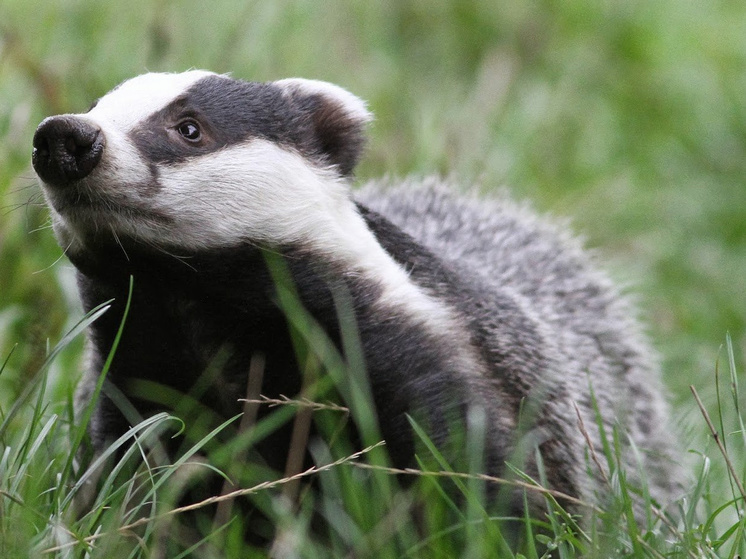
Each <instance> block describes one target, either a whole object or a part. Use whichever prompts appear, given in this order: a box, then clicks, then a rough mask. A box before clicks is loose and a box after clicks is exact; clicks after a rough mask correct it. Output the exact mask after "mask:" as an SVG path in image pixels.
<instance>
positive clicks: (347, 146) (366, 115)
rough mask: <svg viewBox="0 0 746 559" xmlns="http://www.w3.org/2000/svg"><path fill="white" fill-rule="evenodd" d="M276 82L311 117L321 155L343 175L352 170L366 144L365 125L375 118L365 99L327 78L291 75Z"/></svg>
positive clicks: (301, 112) (310, 122)
mask: <svg viewBox="0 0 746 559" xmlns="http://www.w3.org/2000/svg"><path fill="white" fill-rule="evenodd" d="M274 83H275V85H277V86H279V87H280V88H281V89H282V90H283V91H284V92H285V94H286V95H287V96H288V97H289V98H290V99H291V101H292V103H293V105H294V106H295V107H296V108H298V109H299V111H300V114H301V115H302V118H304V119H305V118H308V119H309V120H308V123H307V124H309V125H310V127H311V130H312V134H313V136H314V141H315V143H316V144H317V145H316V150H317V151H318V153H319V155H321V156H322V157H323V158H324V159H325V160H326V161H328V162H329V163H332V164H333V165H336V167H337V169H339V172H340V173H341V174H342V175H343V176H348V175H350V174H352V170H353V169H354V168H355V165H357V162H358V160H359V159H360V156H361V154H362V151H363V147H364V146H365V125H366V123H368V122H370V121H371V120H373V115H372V114H371V113H370V112H369V111H368V109H367V108H366V107H365V102H364V101H363V100H362V99H359V98H358V97H355V96H354V95H353V94H352V93H350V92H349V91H347V90H345V89H342V88H341V87H339V86H337V85H334V84H331V83H327V82H322V81H317V80H305V79H302V78H289V79H286V80H280V81H277V82H274Z"/></svg>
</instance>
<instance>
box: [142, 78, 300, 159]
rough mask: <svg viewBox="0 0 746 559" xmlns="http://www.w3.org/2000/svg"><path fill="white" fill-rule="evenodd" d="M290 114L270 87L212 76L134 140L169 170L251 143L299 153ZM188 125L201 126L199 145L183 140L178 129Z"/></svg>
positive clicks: (147, 123)
mask: <svg viewBox="0 0 746 559" xmlns="http://www.w3.org/2000/svg"><path fill="white" fill-rule="evenodd" d="M289 113H292V110H291V108H290V107H289V103H288V100H287V99H286V98H285V97H284V96H283V94H282V91H281V90H280V89H279V88H278V87H276V86H273V85H272V84H262V83H253V82H241V81H237V80H233V79H230V78H225V77H222V76H210V77H207V78H204V79H202V80H200V81H198V82H196V83H195V84H194V85H193V86H192V87H191V88H189V89H188V90H187V91H186V92H185V93H184V94H183V95H181V96H180V97H178V98H177V99H175V100H174V101H172V102H171V103H170V104H169V105H168V106H166V107H164V108H163V109H161V110H160V111H158V112H156V113H154V114H153V115H151V116H150V117H149V118H148V119H146V120H145V121H144V122H142V123H140V124H139V125H138V126H137V128H136V129H134V130H133V131H132V132H131V137H132V141H133V142H134V144H135V145H136V146H137V148H138V149H139V150H140V152H141V153H142V154H143V156H144V158H145V159H146V160H149V161H153V162H155V163H165V164H175V163H181V162H183V161H185V160H187V159H188V158H190V157H197V156H200V155H205V154H208V153H210V152H213V151H216V150H218V149H221V148H223V147H226V146H230V145H235V144H239V143H242V142H246V141H247V140H250V139H251V138H263V139H267V140H270V141H274V142H277V143H280V144H284V145H287V146H292V147H296V148H298V149H300V147H301V146H299V145H297V144H298V139H299V138H297V135H298V134H297V133H298V131H297V130H293V127H292V126H291V124H292V118H293V115H292V114H289ZM185 121H193V122H194V123H195V124H196V125H197V126H199V128H200V130H201V132H202V139H201V141H200V142H189V141H183V140H184V139H183V137H180V134H179V133H178V129H179V127H180V125H182V124H183V123H184V122H185ZM290 130H293V132H292V133H291V132H290Z"/></svg>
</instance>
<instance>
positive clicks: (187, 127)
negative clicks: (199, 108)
mask: <svg viewBox="0 0 746 559" xmlns="http://www.w3.org/2000/svg"><path fill="white" fill-rule="evenodd" d="M176 131H177V132H178V133H179V134H181V137H182V138H184V139H185V140H187V141H188V142H199V141H200V139H201V138H202V132H201V131H200V129H199V126H198V125H197V123H196V122H194V121H193V120H185V121H184V122H182V123H181V124H179V125H178V126H177V127H176Z"/></svg>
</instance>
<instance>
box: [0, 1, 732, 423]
mask: <svg viewBox="0 0 746 559" xmlns="http://www.w3.org/2000/svg"><path fill="white" fill-rule="evenodd" d="M190 67H200V68H208V69H211V70H214V71H218V72H231V73H232V74H233V75H234V76H236V77H240V78H245V79H254V80H271V79H277V78H281V77H288V76H296V75H298V76H304V77H312V78H316V79H323V80H328V81H332V82H335V83H339V84H341V85H342V86H344V87H346V88H348V89H349V90H351V91H352V92H354V93H355V94H357V95H359V96H360V97H362V98H364V99H367V100H368V101H369V104H370V107H371V109H372V110H373V112H374V113H375V114H376V121H375V123H374V124H373V126H372V127H371V142H370V145H369V149H368V153H367V157H366V159H365V161H364V163H363V164H362V165H361V167H360V169H359V172H358V177H359V180H361V181H362V180H364V179H366V178H370V177H376V176H379V175H381V174H387V173H388V174H393V175H398V176H400V175H407V174H412V173H414V174H420V175H423V174H431V173H438V174H442V175H452V176H454V177H456V178H457V179H458V180H460V181H463V182H465V183H470V182H477V183H478V184H479V185H481V188H482V189H483V190H490V189H494V188H498V187H502V186H507V187H509V188H510V189H511V190H512V191H513V192H514V193H515V195H516V196H519V197H528V198H531V199H533V200H534V201H535V204H536V206H537V207H539V208H540V209H541V210H543V211H544V210H545V211H551V212H553V213H556V214H560V215H567V216H570V217H572V219H573V222H574V224H575V226H576V228H577V229H578V230H579V231H581V232H582V233H583V234H584V235H586V236H587V238H588V239H589V244H590V245H591V246H598V247H603V248H602V249H601V252H602V254H603V256H604V258H607V259H609V258H610V259H611V260H612V262H613V265H612V268H613V272H614V275H615V276H616V277H617V278H618V279H619V280H620V281H622V282H623V283H625V284H630V285H632V286H633V287H634V291H635V292H637V293H638V294H639V297H640V299H641V302H642V305H641V306H642V308H643V310H644V315H645V318H646V320H648V321H649V322H650V323H651V326H652V327H651V330H652V332H653V336H654V339H655V341H656V343H657V345H658V346H659V347H660V348H661V349H662V351H663V353H664V357H665V366H666V371H667V376H668V379H669V381H670V383H671V384H672V386H674V388H675V390H676V391H677V394H678V395H679V396H680V397H681V398H688V394H687V393H686V390H685V387H686V385H688V384H690V383H694V384H697V385H698V386H703V385H707V384H709V381H710V379H711V372H712V370H713V368H714V363H715V360H716V358H717V355H718V347H719V345H720V343H721V342H722V340H723V338H724V335H725V332H726V331H730V332H731V333H732V335H733V339H734V340H735V344H736V346H737V348H743V347H744V345H745V344H744V341H745V338H746V303H745V302H744V296H743V295H744V287H745V286H746V280H745V279H744V278H746V193H745V192H744V183H745V182H746V4H744V3H743V2H736V1H729V0H709V1H703V0H691V1H689V2H680V1H674V0H658V1H657V2H647V1H643V0H605V1H601V2H599V1H591V0H572V1H570V0H559V1H556V0H555V1H546V0H543V1H542V0H526V1H524V2H507V3H505V2H493V1H487V0H484V1H479V0H448V1H446V0H383V1H380V2H349V1H347V0H326V1H324V2H317V1H315V0H295V1H290V0H276V1H273V2H244V3H236V2H229V1H228V0H213V1H211V2H204V1H201V0H199V1H198V0H185V1H181V2H177V1H168V0H130V1H129V2H113V1H112V2H93V1H90V0H64V1H63V0H59V1H47V2H28V1H27V0H1V1H0V352H1V353H0V359H4V358H5V356H7V354H8V353H9V351H10V350H11V348H12V347H13V346H14V345H16V350H15V353H14V354H13V356H12V357H11V359H10V361H9V363H8V366H7V367H6V369H5V370H4V372H3V374H2V375H0V410H3V409H7V405H8V402H10V401H12V400H13V398H14V394H16V393H17V391H18V389H19V387H20V386H21V385H22V384H23V381H24V380H25V379H28V378H30V375H31V373H32V372H33V371H35V370H36V369H37V368H38V365H39V363H40V362H41V361H42V360H43V358H44V356H45V354H46V351H47V339H51V340H57V339H58V338H59V336H60V332H62V331H63V329H64V328H66V327H67V326H69V324H70V320H71V319H70V318H69V316H70V315H71V311H72V314H73V315H76V314H77V312H78V311H77V310H76V309H77V307H76V304H75V293H74V282H73V275H72V273H71V269H70V264H69V263H67V262H66V261H65V260H64V258H61V250H60V249H59V248H58V247H57V245H56V244H55V242H54V239H53V237H52V233H51V230H50V229H49V228H48V227H47V225H48V214H47V212H46V210H45V209H44V207H43V204H42V201H43V200H42V197H41V195H40V192H39V189H38V186H37V183H36V180H35V176H34V174H33V171H32V170H31V168H30V165H29V154H30V145H31V138H32V135H33V131H34V129H35V127H36V125H37V124H38V122H39V121H40V120H41V119H42V118H43V117H44V116H47V115H49V114H54V113H60V112H69V111H72V112H78V111H82V110H85V109H86V108H87V107H88V106H89V105H90V103H91V102H92V100H94V99H95V98H97V97H99V96H101V95H103V94H104V93H105V92H106V91H108V90H109V89H111V88H112V87H113V86H114V85H116V84H117V83H119V82H120V81H122V80H124V79H126V78H128V77H131V76H133V75H137V74H140V73H143V72H145V71H148V70H150V71H181V70H185V69H188V68H190ZM79 353H80V344H79V345H77V346H75V347H74V349H73V351H70V355H68V356H66V357H65V359H63V360H61V361H59V362H58V363H59V368H60V371H59V373H60V378H62V379H64V382H61V383H60V386H61V387H62V388H61V390H66V389H67V387H68V386H69V384H70V382H72V380H74V379H73V375H72V371H74V370H76V369H77V365H76V363H77V360H78V355H79Z"/></svg>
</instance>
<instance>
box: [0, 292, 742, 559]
mask: <svg viewBox="0 0 746 559" xmlns="http://www.w3.org/2000/svg"><path fill="white" fill-rule="evenodd" d="M286 304H287V305H288V306H289V307H288V308H291V309H292V312H293V317H291V320H292V321H293V324H294V326H295V328H296V329H297V333H298V339H297V343H298V345H299V347H300V346H303V348H302V350H303V351H307V352H310V354H313V355H314V356H315V358H316V364H317V365H318V366H315V369H316V371H315V372H317V373H323V374H322V375H319V376H318V377H317V380H318V379H328V378H334V380H335V383H336V384H337V386H338V388H339V390H338V392H339V393H341V394H342V395H343V399H344V401H345V403H348V404H354V405H356V406H358V407H357V410H356V411H355V410H354V408H353V409H351V408H352V405H350V407H345V406H340V405H337V404H329V403H325V402H323V401H322V402H314V401H313V400H311V399H301V400H290V399H283V400H279V401H266V400H262V399H261V398H260V399H258V400H257V401H258V403H260V404H261V405H274V406H276V407H277V412H276V413H278V414H279V416H280V417H279V419H278V417H277V416H272V415H270V416H267V417H265V418H263V419H260V420H258V421H257V422H256V423H255V424H250V425H243V426H242V427H241V428H240V429H238V430H237V432H236V435H235V439H232V440H230V441H229V442H228V443H227V444H226V443H225V442H224V441H221V442H220V444H219V445H212V446H211V443H212V442H213V441H215V440H217V438H218V437H219V435H220V434H221V432H222V431H224V430H225V429H227V428H229V427H230V426H232V425H235V424H237V420H238V418H237V417H233V418H229V419H228V420H227V421H224V422H222V423H220V424H217V425H215V426H214V428H212V429H211V430H210V431H209V432H208V433H206V434H205V435H203V436H201V437H199V438H198V439H196V440H193V442H191V443H188V444H185V445H184V446H183V447H182V451H181V452H180V453H179V454H178V455H177V456H175V457H172V458H171V459H169V458H168V457H167V456H168V455H167V453H165V452H164V451H163V449H162V448H161V441H162V440H163V439H164V437H172V436H176V437H180V436H183V432H184V431H185V429H186V430H187V431H188V430H189V428H190V427H191V426H190V425H189V424H184V421H183V420H182V419H179V418H177V417H176V416H174V415H169V414H166V413H160V414H157V415H155V416H153V417H150V418H148V419H145V420H143V421H141V422H140V423H139V424H137V425H135V426H134V427H132V428H131V429H130V430H129V431H128V432H127V433H126V434H124V435H123V436H122V437H120V438H119V439H118V440H117V441H115V443H114V444H113V445H112V446H111V447H110V448H108V449H107V450H106V451H105V452H104V453H103V455H101V456H97V457H95V458H91V457H90V456H88V455H87V454H86V452H84V451H82V450H81V442H82V441H83V439H84V433H85V428H86V421H87V417H86V414H82V416H81V415H78V416H77V417H76V416H75V414H73V411H72V406H71V405H68V406H67V408H66V410H67V411H66V413H65V414H64V415H59V414H57V413H54V412H52V411H51V410H50V407H51V403H50V401H49V398H50V394H49V393H48V391H47V390H48V382H47V380H48V374H49V369H50V366H51V365H52V363H53V362H54V360H55V359H56V358H57V357H58V356H59V354H60V352H61V351H62V350H64V349H65V347H66V346H68V345H69V344H70V343H71V341H72V340H73V339H74V337H75V336H76V335H79V333H80V331H81V330H82V329H83V328H84V327H85V326H86V325H87V324H89V323H90V322H91V321H92V320H95V319H96V318H97V316H99V315H100V314H101V313H102V312H105V310H106V309H105V307H103V308H101V309H96V310H95V311H94V312H92V313H91V314H90V315H88V316H87V317H85V318H84V319H83V320H82V321H81V322H80V323H78V324H76V326H75V327H74V328H73V329H72V330H71V331H70V332H69V334H68V335H66V336H65V337H64V338H63V339H62V340H61V342H60V343H59V344H58V345H57V346H55V348H54V349H53V350H52V351H51V352H50V354H49V357H48V360H47V361H46V362H45V363H44V365H43V367H42V368H41V370H40V371H39V375H38V377H37V382H36V383H35V384H34V389H33V390H29V391H27V392H25V393H24V394H23V395H22V396H21V398H20V399H19V400H18V402H17V405H15V406H14V407H13V408H12V409H11V410H9V411H8V413H6V414H5V415H4V417H3V422H2V424H0V448H2V455H1V456H0V555H2V557H8V558H13V557H169V558H172V557H186V556H191V555H192V554H194V555H196V556H200V557H231V556H235V557H253V556H256V557H268V556H274V557H309V558H310V557H392V558H393V557H428V558H429V557H444V558H445V557H529V558H539V557H581V556H582V557H612V556H613V557H623V556H630V557H662V556H674V557H739V556H741V555H742V554H743V553H744V552H746V538H745V537H744V535H745V533H744V530H745V529H746V520H745V519H744V516H743V512H742V511H743V503H744V495H743V484H744V478H745V477H746V476H744V472H745V471H746V470H745V469H744V468H746V463H745V461H744V459H743V457H744V456H746V453H745V452H744V446H745V445H744V442H746V437H745V436H744V430H743V415H742V413H741V410H740V403H739V402H740V394H739V384H738V375H737V370H736V361H735V356H734V354H733V348H732V345H731V343H730V339H728V344H727V346H726V351H725V363H726V367H725V368H726V369H727V374H725V375H723V374H721V373H720V372H718V376H722V377H724V378H722V379H717V380H718V383H717V386H718V387H721V385H722V388H723V393H722V394H721V399H720V400H719V402H720V405H719V407H718V408H717V410H716V412H717V414H716V415H715V418H714V419H711V418H710V417H709V415H708V414H707V413H706V412H704V414H703V419H702V421H701V424H702V426H701V429H702V430H703V431H708V430H711V435H712V436H713V441H715V442H716V443H717V444H712V445H710V447H709V448H704V449H701V450H700V451H699V452H698V453H697V454H696V456H695V462H696V465H695V466H694V468H693V471H695V472H696V476H695V479H694V483H693V484H692V485H691V486H690V487H687V488H686V489H685V490H684V491H683V492H682V495H681V498H680V499H679V500H678V501H677V502H676V503H673V504H666V503H654V502H651V501H650V500H649V498H646V497H645V492H644V487H643V488H642V489H643V491H642V493H641V492H640V489H641V488H639V487H633V486H631V485H629V484H628V483H627V481H626V480H627V477H626V475H625V472H624V471H622V470H620V469H619V468H618V464H619V460H618V458H619V457H618V452H619V450H618V449H619V444H620V440H619V437H621V436H623V435H622V434H621V433H617V432H607V433H606V440H607V443H606V444H605V445H604V448H601V449H594V451H595V452H598V453H603V454H605V455H606V458H607V459H608V463H609V464H610V465H611V469H610V471H609V473H608V477H607V487H606V491H607V492H608V494H609V496H610V497H609V498H608V500H606V501H604V503H603V506H601V507H600V508H599V506H597V505H594V504H591V503H582V502H577V501H576V502H574V503H573V504H572V506H573V513H572V514H571V513H568V512H567V511H566V510H564V509H563V508H562V506H560V505H559V504H558V503H559V502H560V501H562V502H568V500H567V499H565V496H563V495H560V494H556V493H554V492H551V491H547V490H545V489H543V488H542V479H541V478H542V477H543V476H541V474H540V479H538V480H532V479H529V478H528V477H526V476H525V474H522V473H521V472H520V469H519V467H518V466H512V467H511V468H512V469H513V470H514V473H515V474H516V477H514V478H513V479H512V480H506V479H498V478H491V477H488V476H484V475H482V474H481V473H480V471H481V470H480V467H481V459H482V451H483V447H482V443H481V441H482V439H483V437H484V435H485V434H486V430H487V426H486V425H482V426H481V428H480V423H479V418H478V417H476V418H471V428H470V437H469V439H468V440H467V441H466V443H465V448H466V459H465V460H463V461H460V462H459V466H461V465H463V466H464V469H459V468H458V467H456V466H454V465H453V464H452V463H449V461H448V459H447V458H446V457H445V456H444V455H443V454H441V452H440V451H439V450H438V449H437V448H436V447H435V446H434V445H433V444H432V443H431V442H430V441H429V439H428V438H427V436H426V435H425V433H424V431H422V430H421V429H420V428H419V426H418V425H417V424H415V423H413V424H412V426H413V429H414V430H415V433H416V434H417V437H418V438H419V445H418V448H419V451H418V462H419V467H418V468H413V469H407V470H399V469H394V468H391V467H390V465H389V463H388V460H387V457H386V453H385V446H382V443H381V442H380V441H378V440H377V434H376V426H375V417H374V416H373V415H372V413H373V412H372V410H371V408H370V406H369V404H370V400H369V395H368V394H366V389H365V388H364V384H362V383H358V382H355V381H354V380H351V379H354V376H350V375H351V368H350V361H354V355H353V356H352V358H351V359H347V358H346V356H345V355H344V354H339V353H336V352H335V351H334V350H333V349H332V348H331V345H330V342H328V340H326V338H325V336H324V334H323V332H321V331H320V330H319V329H318V328H317V327H316V326H314V325H313V324H312V322H311V321H310V317H308V316H307V315H305V314H304V313H303V311H302V309H300V310H299V309H298V308H296V306H295V305H296V303H294V302H293V298H292V297H288V299H287V300H286ZM346 345H347V347H348V348H350V347H352V346H354V341H353V340H350V341H348V343H347V344H346ZM12 358H13V356H12V355H11V356H10V359H11V360H12ZM331 369H336V370H331ZM718 371H719V369H718ZM306 372H308V371H306ZM0 374H2V370H0ZM321 384H322V385H323V384H325V381H324V380H322V381H321ZM326 392H327V390H326V388H319V387H309V389H308V392H307V393H308V394H309V395H315V396H319V397H320V398H323V394H325V393H326ZM726 394H727V395H726ZM253 402H255V401H253V400H252V402H250V403H253ZM361 402H362V404H361ZM288 409H292V410H311V412H312V414H313V416H314V418H313V421H314V423H315V425H316V427H317V428H318V431H319V432H320V433H321V434H322V437H321V438H319V439H313V440H311V441H309V440H308V439H305V440H303V441H301V442H300V443H298V444H300V445H302V448H300V449H294V450H296V451H300V452H302V453H305V452H306V451H307V450H310V452H311V454H312V455H313V459H314V465H313V466H311V467H308V468H305V469H299V470H298V471H296V472H294V473H287V472H286V473H284V474H283V473H278V472H268V471H266V469H262V468H261V467H260V466H259V465H258V464H257V465H254V464H252V463H251V461H246V462H244V463H241V464H240V470H241V474H240V475H237V474H236V473H235V472H236V470H233V471H229V469H230V464H231V463H232V460H235V457H236V450H237V449H240V450H241V451H242V452H244V453H246V452H248V451H250V450H251V444H252V443H251V442H249V444H248V445H247V443H246V441H247V440H249V441H254V442H255V441H257V440H259V439H260V438H261V437H262V436H264V435H266V434H267V433H270V432H271V431H272V430H274V429H275V428H277V426H278V425H279V424H281V423H283V422H285V421H296V422H298V421H304V419H302V418H303V414H302V413H296V414H292V413H287V411H286V410H288ZM347 420H350V421H353V422H355V424H356V427H357V428H359V429H361V431H362V433H363V434H362V436H361V439H362V440H366V439H369V440H372V441H373V442H372V444H370V445H369V446H367V447H366V448H363V449H355V448H354V447H353V446H351V445H350V441H348V440H346V439H345V436H344V434H343V431H342V430H340V425H342V424H344V422H345V421H347ZM14 422H15V423H18V424H23V425H24V427H23V428H17V429H10V428H8V426H9V425H11V424H13V423H14ZM366 431H367V434H366ZM734 434H735V436H734ZM83 448H85V444H83ZM291 452H292V449H291ZM227 456H229V457H231V458H230V459H229V460H226V457H227ZM216 464H218V465H221V466H222V467H224V469H225V470H226V473H227V475H226V474H224V473H221V472H219V471H218V468H216V466H215V465H216ZM597 464H598V462H594V461H593V460H592V459H591V457H590V456H589V458H588V464H587V466H588V468H594V467H597ZM540 472H541V468H540ZM206 476H212V477H213V478H215V476H224V477H225V479H226V480H230V483H229V485H228V486H227V489H226V490H224V491H223V492H222V493H220V494H216V495H213V496H209V497H205V498H195V497H194V495H195V493H194V492H193V491H192V490H191V488H193V487H194V486H195V485H196V486H199V484H200V482H201V481H203V480H204V478H205V477H206ZM252 479H253V480H254V481H253V482H252V481H247V480H252ZM237 480H238V482H239V483H240V485H239V486H235V485H231V484H232V483H235V482H236V481H237ZM259 480H261V481H259ZM492 484H494V485H495V486H498V487H505V486H508V487H509V488H510V490H511V491H514V490H515V489H516V488H519V489H521V490H522V491H523V492H524V495H525V496H524V499H525V502H526V504H528V499H529V498H532V496H535V495H537V494H538V495H541V496H542V497H543V499H544V501H545V504H546V508H545V511H544V512H543V513H541V514H539V515H534V516H533V517H528V516H525V517H506V516H504V514H500V513H499V512H498V513H496V512H495V509H494V507H493V506H492V505H491V504H490V503H491V502H492V499H490V498H489V497H488V493H489V491H488V490H487V488H488V486H489V485H492ZM291 488H292V489H291ZM724 488H726V489H725V490H724ZM185 499H187V500H188V502H185ZM563 499H565V500H564V501H563ZM641 499H642V502H643V509H644V510H643V514H642V515H640V514H636V513H635V510H634V507H635V505H634V503H635V502H640V500H641ZM247 501H248V502H250V508H251V509H254V510H259V511H261V514H260V515H257V514H256V513H254V514H247V513H246V510H248V509H246V507H245V503H246V502H247ZM570 502H572V501H570ZM225 504H229V505H230V506H228V508H227V511H223V513H222V514H221V513H220V512H219V510H220V507H221V506H222V505H225ZM662 505H670V506H669V507H668V509H667V510H664V508H663V507H662ZM641 519H642V520H641ZM645 519H646V520H645ZM246 533H253V534H254V536H257V534H258V535H260V536H262V542H261V544H256V545H251V544H247V543H246V541H245V540H244V536H245V534H246Z"/></svg>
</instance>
